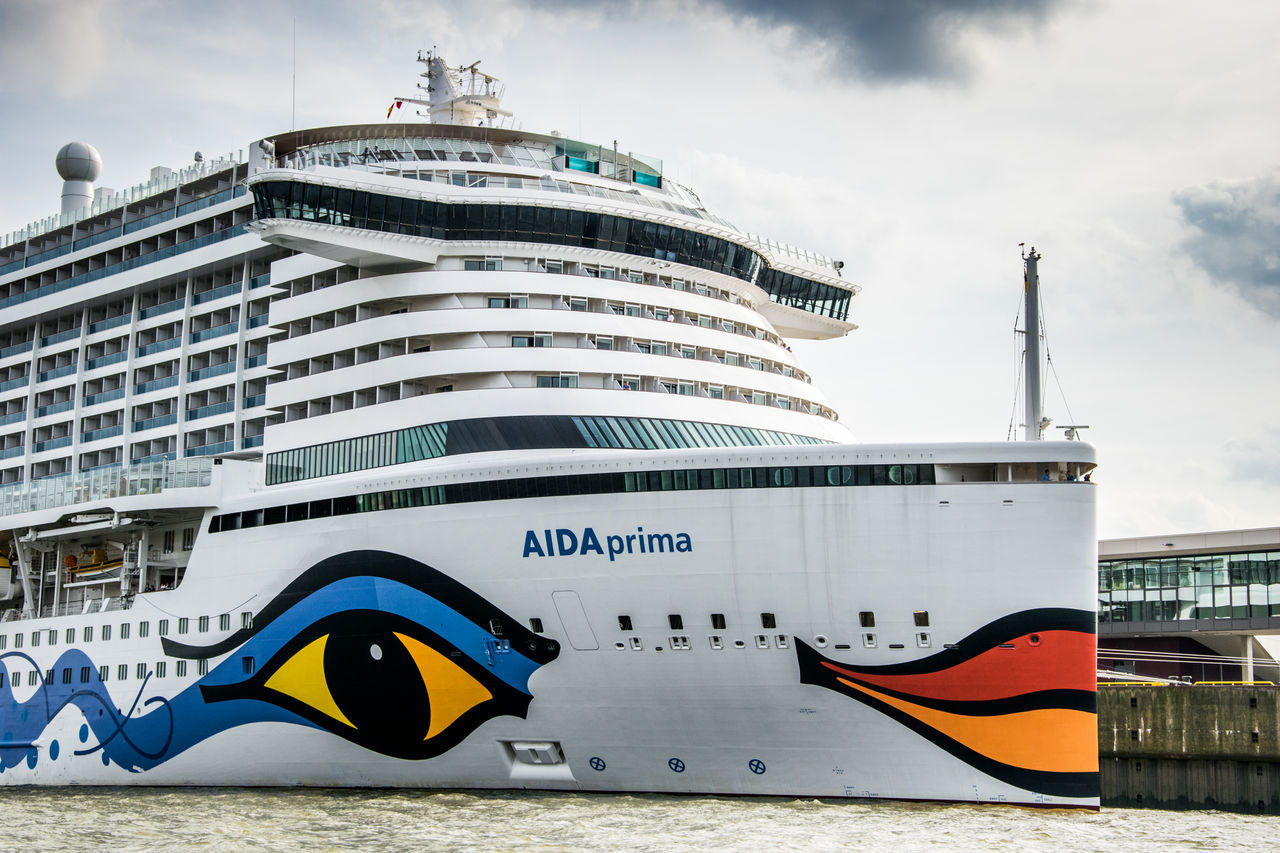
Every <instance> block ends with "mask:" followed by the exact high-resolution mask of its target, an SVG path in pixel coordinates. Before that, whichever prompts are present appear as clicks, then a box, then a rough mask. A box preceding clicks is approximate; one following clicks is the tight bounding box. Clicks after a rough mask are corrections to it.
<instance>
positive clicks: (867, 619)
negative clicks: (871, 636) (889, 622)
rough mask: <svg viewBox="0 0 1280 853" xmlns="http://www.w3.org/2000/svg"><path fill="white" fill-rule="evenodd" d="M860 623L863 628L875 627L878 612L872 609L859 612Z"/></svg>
mask: <svg viewBox="0 0 1280 853" xmlns="http://www.w3.org/2000/svg"><path fill="white" fill-rule="evenodd" d="M858 624H859V625H861V626H862V627H863V628H874V627H875V626H876V614H875V612H874V611H871V610H862V611H859V613H858Z"/></svg>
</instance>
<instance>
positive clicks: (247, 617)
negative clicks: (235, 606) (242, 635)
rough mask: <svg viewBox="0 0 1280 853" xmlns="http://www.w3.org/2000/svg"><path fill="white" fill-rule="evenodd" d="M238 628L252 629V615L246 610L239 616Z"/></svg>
mask: <svg viewBox="0 0 1280 853" xmlns="http://www.w3.org/2000/svg"><path fill="white" fill-rule="evenodd" d="M240 627H241V628H252V627H253V614H252V613H250V612H249V611H248V610H246V611H244V612H243V613H241V614H240Z"/></svg>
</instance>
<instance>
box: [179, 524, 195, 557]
mask: <svg viewBox="0 0 1280 853" xmlns="http://www.w3.org/2000/svg"><path fill="white" fill-rule="evenodd" d="M195 546H196V529H195V528H194V527H184V528H183V529H182V550H184V551H190V550H191V549H192V548H194V547H195Z"/></svg>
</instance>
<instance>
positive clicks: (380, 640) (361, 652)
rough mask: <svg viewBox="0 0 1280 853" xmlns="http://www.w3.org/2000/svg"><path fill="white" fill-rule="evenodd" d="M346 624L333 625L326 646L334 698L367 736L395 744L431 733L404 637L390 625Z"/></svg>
mask: <svg viewBox="0 0 1280 853" xmlns="http://www.w3.org/2000/svg"><path fill="white" fill-rule="evenodd" d="M344 627H346V626H343V627H338V626H334V630H333V631H331V632H330V634H329V640H328V642H327V643H326V644H325V649H324V673H325V678H326V679H327V680H328V682H329V692H330V694H332V696H333V701H334V702H336V703H337V705H338V708H339V709H340V710H341V711H342V713H343V714H345V715H346V717H347V719H348V720H350V721H351V723H352V724H353V725H354V726H355V727H356V729H357V730H358V731H360V733H361V734H362V735H364V736H366V737H370V736H372V737H374V738H376V739H378V740H386V741H387V742H389V743H396V744H404V743H412V742H415V741H416V742H421V741H422V740H423V739H425V738H426V736H427V729H428V726H429V724H430V720H431V704H430V701H429V699H428V697H427V686H426V685H425V684H424V683H423V682H422V674H421V672H420V671H419V670H418V666H417V664H416V663H414V661H413V658H412V657H411V656H410V654H409V651H408V649H406V648H405V646H404V643H402V642H400V639H399V638H398V637H396V636H395V634H393V633H392V632H390V631H369V630H367V629H366V630H358V629H356V626H350V629H347V630H344ZM374 646H377V647H378V650H381V654H379V653H378V650H375V649H374V648H373V647H374Z"/></svg>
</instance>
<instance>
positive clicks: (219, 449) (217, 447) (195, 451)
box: [185, 441, 236, 456]
mask: <svg viewBox="0 0 1280 853" xmlns="http://www.w3.org/2000/svg"><path fill="white" fill-rule="evenodd" d="M235 449H236V443H235V442H234V441H222V442H219V443H217V444H206V445H204V446H203V447H188V448H187V452H186V454H185V455H186V456H214V455H216V454H219V453H230V452H231V451H233V450H235Z"/></svg>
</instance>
